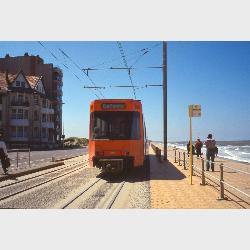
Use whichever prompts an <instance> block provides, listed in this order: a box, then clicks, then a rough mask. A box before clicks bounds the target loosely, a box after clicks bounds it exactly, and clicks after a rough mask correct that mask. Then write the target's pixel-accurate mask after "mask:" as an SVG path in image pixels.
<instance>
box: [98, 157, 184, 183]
mask: <svg viewBox="0 0 250 250" xmlns="http://www.w3.org/2000/svg"><path fill="white" fill-rule="evenodd" d="M98 177H101V178H102V179H104V180H106V181H108V182H110V183H118V182H122V181H126V182H131V183H134V182H143V181H149V180H182V179H184V178H186V176H185V175H184V174H183V173H182V172H181V171H179V170H178V169H177V168H176V167H175V166H174V165H173V164H172V163H170V162H168V161H167V162H165V161H162V162H159V161H158V159H157V158H156V157H155V156H154V155H148V157H147V159H146V161H145V164H144V166H143V167H141V168H133V169H130V170H129V171H128V172H126V173H119V174H105V173H101V174H100V175H99V176H98Z"/></svg>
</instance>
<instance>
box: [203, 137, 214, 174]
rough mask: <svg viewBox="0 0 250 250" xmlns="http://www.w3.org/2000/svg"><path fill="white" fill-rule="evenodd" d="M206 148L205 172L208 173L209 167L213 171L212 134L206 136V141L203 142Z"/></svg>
mask: <svg viewBox="0 0 250 250" xmlns="http://www.w3.org/2000/svg"><path fill="white" fill-rule="evenodd" d="M205 145H206V148H207V153H206V156H207V163H206V168H207V171H209V169H210V167H211V170H212V171H214V158H215V153H216V141H215V140H214V139H213V135H212V134H208V136H207V140H206V142H205Z"/></svg>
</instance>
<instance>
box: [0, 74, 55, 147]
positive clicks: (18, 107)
mask: <svg viewBox="0 0 250 250" xmlns="http://www.w3.org/2000/svg"><path fill="white" fill-rule="evenodd" d="M54 116H55V110H54V108H53V99H52V98H50V97H48V95H47V94H46V90H45V87H44V83H43V76H30V75H25V74H24V72H23V71H19V72H18V73H17V74H10V73H9V72H8V71H5V72H0V130H1V131H2V132H3V135H4V139H5V141H6V143H7V144H8V146H9V147H10V148H14V147H22V146H23V147H31V148H54V147H56V140H55V133H54V131H55V122H54Z"/></svg>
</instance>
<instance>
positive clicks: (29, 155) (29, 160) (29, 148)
mask: <svg viewBox="0 0 250 250" xmlns="http://www.w3.org/2000/svg"><path fill="white" fill-rule="evenodd" d="M29 168H30V148H29Z"/></svg>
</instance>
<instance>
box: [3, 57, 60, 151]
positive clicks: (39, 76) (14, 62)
mask: <svg viewBox="0 0 250 250" xmlns="http://www.w3.org/2000/svg"><path fill="white" fill-rule="evenodd" d="M0 72H2V74H1V79H0V94H1V95H3V93H5V92H6V91H7V92H6V95H11V94H9V93H12V92H15V93H16V92H17V91H16V90H18V92H22V90H21V89H22V84H25V83H26V84H27V85H26V87H25V88H24V90H25V91H24V96H25V97H23V98H26V97H27V96H29V94H28V93H33V94H30V95H34V94H35V93H37V95H38V99H39V101H41V100H42V99H48V101H47V102H49V103H51V102H52V107H53V109H54V135H53V137H54V140H55V145H56V146H57V147H60V146H62V145H63V143H62V140H63V138H64V137H63V135H62V133H63V130H62V104H63V100H62V95H63V91H62V87H63V72H62V70H61V69H60V68H59V67H54V65H53V64H52V63H45V62H44V60H43V59H42V58H41V57H40V56H39V55H36V56H35V55H29V54H28V53H25V54H24V55H20V56H11V55H9V54H6V56H5V57H2V58H0ZM6 72H8V79H7V80H6V76H5V73H6ZM17 75H18V77H19V78H20V79H19V80H18V79H15V78H16V77H17ZM21 78H22V79H21ZM14 80H15V81H17V86H12V85H11V86H10V85H9V84H6V81H7V82H8V83H10V82H13V81H14ZM18 82H19V83H18ZM22 82H23V83H22ZM19 84H20V86H18V85H19ZM18 96H20V97H19V98H22V95H21V93H19V94H18V93H16V97H15V98H18ZM3 98H4V97H3ZM35 98H36V97H35ZM31 99H32V98H31ZM36 102H37V101H36ZM47 104H48V103H47ZM47 104H46V101H44V106H46V105H47ZM30 105H31V104H30ZM31 107H33V106H30V108H31ZM46 110H47V109H46ZM44 111H45V110H44ZM20 112H21V111H20ZM42 116H43V120H45V116H46V117H47V114H46V115H42ZM3 119H4V118H3ZM46 121H47V120H46ZM0 123H1V121H0ZM2 123H3V121H2ZM20 131H21V129H20ZM42 131H43V132H41V134H45V129H42ZM39 133H40V132H38V134H39ZM49 133H50V132H49ZM43 140H45V139H43Z"/></svg>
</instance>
